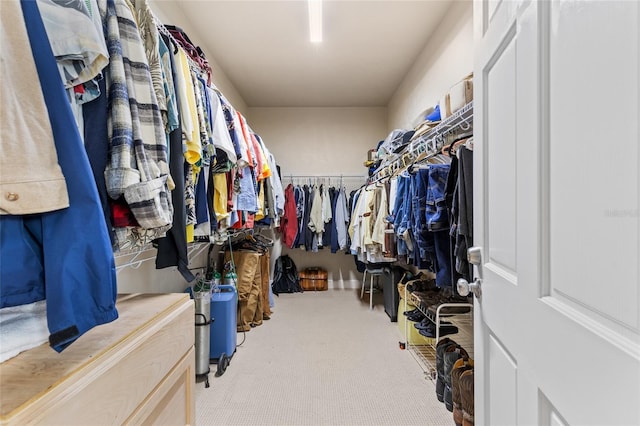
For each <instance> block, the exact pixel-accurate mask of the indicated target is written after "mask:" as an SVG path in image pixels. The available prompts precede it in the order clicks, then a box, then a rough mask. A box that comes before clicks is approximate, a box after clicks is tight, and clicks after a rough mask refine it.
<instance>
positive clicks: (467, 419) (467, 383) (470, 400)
mask: <svg viewBox="0 0 640 426" xmlns="http://www.w3.org/2000/svg"><path fill="white" fill-rule="evenodd" d="M458 383H459V385H460V404H461V405H462V426H473V423H474V418H473V404H474V397H473V370H467V371H465V372H463V373H462V374H461V375H460V379H459V381H458Z"/></svg>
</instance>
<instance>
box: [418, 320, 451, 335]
mask: <svg viewBox="0 0 640 426" xmlns="http://www.w3.org/2000/svg"><path fill="white" fill-rule="evenodd" d="M427 321H429V322H431V324H433V326H431V327H427V328H424V329H420V328H418V327H416V328H418V333H420V334H422V335H423V336H424V337H429V338H431V339H435V337H436V325H435V323H433V322H432V321H431V319H430V318H427ZM456 333H458V327H456V326H455V325H453V324H451V323H443V322H440V337H444V336H449V335H451V334H456Z"/></svg>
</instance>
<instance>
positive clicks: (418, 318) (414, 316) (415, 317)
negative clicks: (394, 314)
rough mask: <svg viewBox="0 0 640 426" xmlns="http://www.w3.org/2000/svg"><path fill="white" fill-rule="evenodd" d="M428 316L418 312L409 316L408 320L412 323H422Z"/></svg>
mask: <svg viewBox="0 0 640 426" xmlns="http://www.w3.org/2000/svg"><path fill="white" fill-rule="evenodd" d="M426 317H427V316H426V315H425V314H423V313H422V312H421V311H418V312H416V313H414V314H411V315H407V320H409V321H412V322H420V321H422V320H423V319H425V318H426Z"/></svg>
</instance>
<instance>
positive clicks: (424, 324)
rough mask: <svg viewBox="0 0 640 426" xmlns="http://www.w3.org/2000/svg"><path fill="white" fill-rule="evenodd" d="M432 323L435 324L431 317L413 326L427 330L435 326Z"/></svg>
mask: <svg viewBox="0 0 640 426" xmlns="http://www.w3.org/2000/svg"><path fill="white" fill-rule="evenodd" d="M432 324H433V322H431V320H430V319H429V318H425V319H423V320H422V321H420V322H417V323H415V324H413V326H414V327H415V328H417V329H418V330H426V329H428V328H429V327H433V326H432Z"/></svg>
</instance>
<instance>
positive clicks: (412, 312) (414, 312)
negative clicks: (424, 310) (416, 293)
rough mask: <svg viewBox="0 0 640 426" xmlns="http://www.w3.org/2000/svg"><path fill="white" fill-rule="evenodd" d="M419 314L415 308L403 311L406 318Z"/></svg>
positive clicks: (418, 310)
mask: <svg viewBox="0 0 640 426" xmlns="http://www.w3.org/2000/svg"><path fill="white" fill-rule="evenodd" d="M419 312H420V309H418V308H415V309H412V310H410V311H404V312H403V314H404V315H407V316H408V315H415V314H417V313H419Z"/></svg>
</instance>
